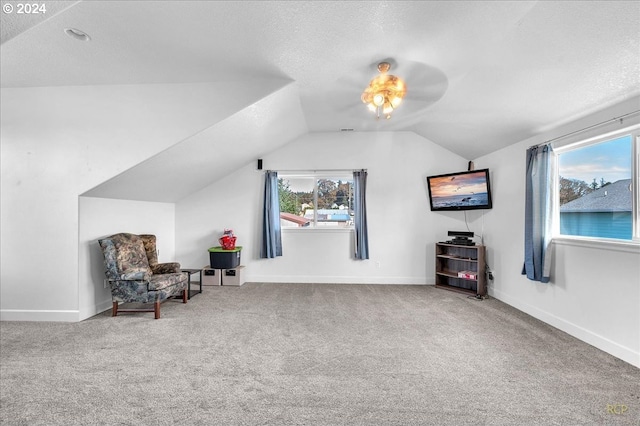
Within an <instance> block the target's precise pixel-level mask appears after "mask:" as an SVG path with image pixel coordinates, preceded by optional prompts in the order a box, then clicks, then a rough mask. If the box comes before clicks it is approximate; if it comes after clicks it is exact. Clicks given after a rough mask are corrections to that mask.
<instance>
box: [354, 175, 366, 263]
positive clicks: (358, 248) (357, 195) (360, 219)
mask: <svg viewBox="0 0 640 426" xmlns="http://www.w3.org/2000/svg"><path fill="white" fill-rule="evenodd" d="M353 184H354V185H353V186H354V225H355V253H354V255H355V258H356V259H359V260H364V259H369V231H368V227H367V201H366V194H367V172H366V170H358V171H355V172H353Z"/></svg>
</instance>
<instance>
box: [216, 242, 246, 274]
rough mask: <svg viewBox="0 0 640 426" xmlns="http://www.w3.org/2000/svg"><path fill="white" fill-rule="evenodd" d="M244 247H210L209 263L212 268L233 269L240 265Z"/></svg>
mask: <svg viewBox="0 0 640 426" xmlns="http://www.w3.org/2000/svg"><path fill="white" fill-rule="evenodd" d="M241 250H242V247H240V246H236V248H235V249H233V250H224V249H223V248H222V247H211V248H210V249H209V263H210V265H211V268H212V269H233V268H236V267H237V266H238V265H240V251H241Z"/></svg>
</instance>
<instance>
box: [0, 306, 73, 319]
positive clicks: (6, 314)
mask: <svg viewBox="0 0 640 426" xmlns="http://www.w3.org/2000/svg"><path fill="white" fill-rule="evenodd" d="M0 321H56V322H78V321H80V312H79V311H47V310H42V311H35V310H27V309H24V310H23V309H2V310H0Z"/></svg>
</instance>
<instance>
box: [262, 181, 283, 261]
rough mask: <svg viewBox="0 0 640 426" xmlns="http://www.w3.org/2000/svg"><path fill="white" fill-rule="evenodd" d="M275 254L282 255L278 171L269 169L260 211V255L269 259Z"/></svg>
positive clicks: (275, 255)
mask: <svg viewBox="0 0 640 426" xmlns="http://www.w3.org/2000/svg"><path fill="white" fill-rule="evenodd" d="M277 256H282V234H281V230H280V201H279V198H278V173H277V172H274V171H270V170H269V171H267V172H265V175H264V208H263V212H262V247H261V249H260V257H261V258H264V259H270V258H274V257H277Z"/></svg>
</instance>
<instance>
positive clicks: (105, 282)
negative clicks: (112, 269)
mask: <svg viewBox="0 0 640 426" xmlns="http://www.w3.org/2000/svg"><path fill="white" fill-rule="evenodd" d="M104 288H107V279H106V278H105V279H104Z"/></svg>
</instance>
